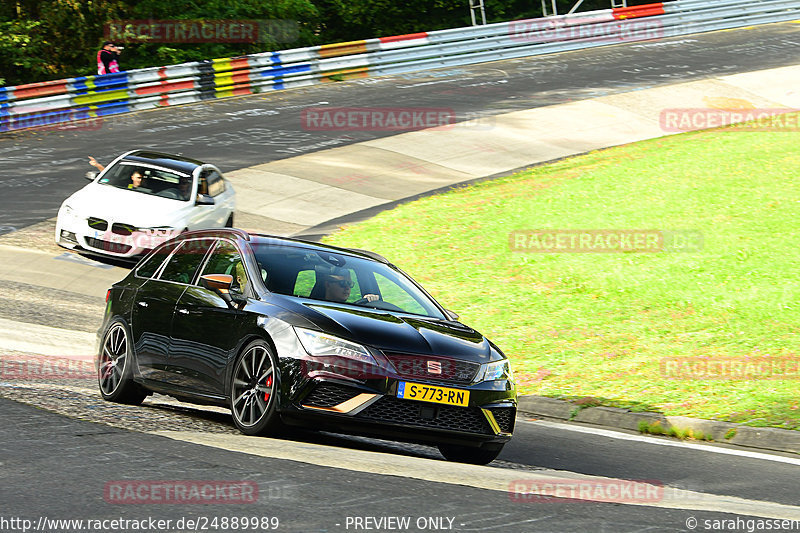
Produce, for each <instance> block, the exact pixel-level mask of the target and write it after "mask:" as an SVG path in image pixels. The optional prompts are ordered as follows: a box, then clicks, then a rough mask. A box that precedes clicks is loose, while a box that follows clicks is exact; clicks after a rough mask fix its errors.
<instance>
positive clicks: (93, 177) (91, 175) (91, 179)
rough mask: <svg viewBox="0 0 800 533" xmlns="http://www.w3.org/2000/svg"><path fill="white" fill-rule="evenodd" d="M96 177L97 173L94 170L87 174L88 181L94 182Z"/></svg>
mask: <svg viewBox="0 0 800 533" xmlns="http://www.w3.org/2000/svg"><path fill="white" fill-rule="evenodd" d="M96 177H97V172H95V171H94V170H90V171H89V172H87V173H86V179H87V180H89V181H94V179H95V178H96Z"/></svg>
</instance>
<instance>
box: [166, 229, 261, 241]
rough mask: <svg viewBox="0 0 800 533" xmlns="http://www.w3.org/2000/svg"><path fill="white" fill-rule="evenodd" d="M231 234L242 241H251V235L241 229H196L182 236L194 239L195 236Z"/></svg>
mask: <svg viewBox="0 0 800 533" xmlns="http://www.w3.org/2000/svg"><path fill="white" fill-rule="evenodd" d="M231 233H232V234H234V235H236V236H237V237H241V238H242V239H244V240H246V241H249V240H250V234H249V233H247V232H246V231H245V230H243V229H239V228H210V229H196V230H191V231H187V232H186V233H182V234H181V236H183V235H189V236H191V237H194V236H197V235H224V234H231Z"/></svg>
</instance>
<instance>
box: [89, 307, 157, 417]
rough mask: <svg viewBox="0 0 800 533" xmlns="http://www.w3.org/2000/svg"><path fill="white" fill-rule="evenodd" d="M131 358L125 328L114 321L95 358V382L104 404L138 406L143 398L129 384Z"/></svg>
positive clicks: (143, 394) (135, 386) (142, 392)
mask: <svg viewBox="0 0 800 533" xmlns="http://www.w3.org/2000/svg"><path fill="white" fill-rule="evenodd" d="M132 354H133V348H132V347H131V343H130V335H129V334H128V328H127V327H125V323H124V322H123V321H122V320H119V319H117V320H115V321H113V322H112V323H111V325H110V326H109V327H108V329H107V330H106V333H105V335H104V336H103V343H102V346H101V348H100V353H99V354H98V364H97V381H98V384H99V385H100V394H102V396H103V399H104V400H108V401H110V402H118V403H127V404H131V405H138V404H140V403H142V401H143V400H144V399H145V398H146V397H147V394H148V393H147V391H146V390H144V389H142V387H140V386H139V385H138V384H137V383H134V381H133V360H132V359H133V356H132Z"/></svg>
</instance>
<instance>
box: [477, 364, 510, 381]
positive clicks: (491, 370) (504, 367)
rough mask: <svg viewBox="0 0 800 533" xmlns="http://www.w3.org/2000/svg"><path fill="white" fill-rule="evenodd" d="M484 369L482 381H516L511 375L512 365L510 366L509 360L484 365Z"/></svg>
mask: <svg viewBox="0 0 800 533" xmlns="http://www.w3.org/2000/svg"><path fill="white" fill-rule="evenodd" d="M483 367H484V370H483V379H481V381H497V380H500V379H514V376H513V375H512V374H511V365H509V363H508V359H503V360H502V361H495V362H493V363H486V364H484V365H483Z"/></svg>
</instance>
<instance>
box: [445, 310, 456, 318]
mask: <svg viewBox="0 0 800 533" xmlns="http://www.w3.org/2000/svg"><path fill="white" fill-rule="evenodd" d="M444 311H445V314H446V315H447V318H448V319H450V320H458V313H456V312H455V311H451V310H449V309H445V310H444Z"/></svg>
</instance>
